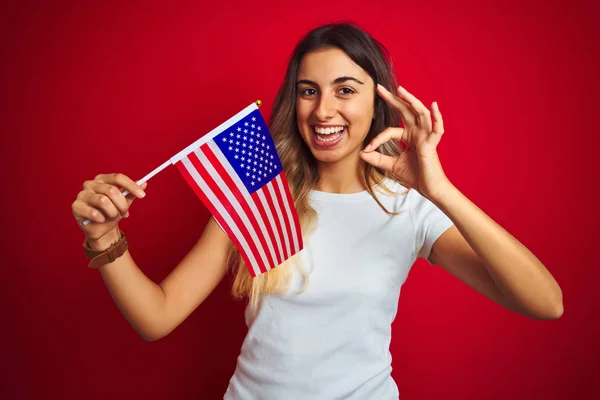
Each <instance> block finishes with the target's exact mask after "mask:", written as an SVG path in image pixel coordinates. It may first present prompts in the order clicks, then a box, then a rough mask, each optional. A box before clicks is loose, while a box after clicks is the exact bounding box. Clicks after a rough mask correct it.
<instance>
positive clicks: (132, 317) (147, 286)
mask: <svg viewBox="0 0 600 400" xmlns="http://www.w3.org/2000/svg"><path fill="white" fill-rule="evenodd" d="M117 237H118V236H117ZM90 246H91V247H92V248H94V247H95V248H106V247H108V245H107V244H106V243H102V244H100V243H94V244H90ZM98 271H99V273H100V275H101V276H102V279H103V280H104V283H105V284H106V287H107V288H108V290H109V292H110V294H111V296H112V298H113V300H114V302H115V304H116V305H117V307H118V309H119V311H120V312H121V314H123V316H124V317H125V319H127V321H128V322H129V324H130V325H131V326H132V327H133V328H134V329H135V331H136V332H137V333H139V335H140V336H142V338H144V339H145V340H149V341H151V340H156V339H159V338H160V337H162V336H164V332H165V331H166V330H167V326H166V325H167V324H168V322H167V321H166V318H165V315H166V312H165V304H166V297H165V293H164V292H163V290H162V288H161V287H160V286H159V285H157V284H156V283H154V282H153V281H152V280H151V279H149V278H148V277H147V276H146V275H144V273H143V272H142V271H141V270H140V269H139V268H138V266H137V265H136V264H135V262H134V260H133V258H132V257H131V254H130V253H129V251H126V252H125V253H124V254H123V255H122V256H121V257H119V258H117V259H116V260H115V261H113V262H111V263H108V264H105V265H103V266H101V267H99V268H98Z"/></svg>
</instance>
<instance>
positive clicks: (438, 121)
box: [431, 101, 444, 135]
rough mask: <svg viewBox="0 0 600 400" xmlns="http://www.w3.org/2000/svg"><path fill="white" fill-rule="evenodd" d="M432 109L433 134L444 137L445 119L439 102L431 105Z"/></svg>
mask: <svg viewBox="0 0 600 400" xmlns="http://www.w3.org/2000/svg"><path fill="white" fill-rule="evenodd" d="M431 109H432V110H433V131H432V133H435V134H438V135H443V134H444V119H443V118H442V113H441V112H440V108H439V106H438V103H437V101H434V102H433V103H432V104H431Z"/></svg>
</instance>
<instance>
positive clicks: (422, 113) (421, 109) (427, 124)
mask: <svg viewBox="0 0 600 400" xmlns="http://www.w3.org/2000/svg"><path fill="white" fill-rule="evenodd" d="M397 92H398V96H399V97H400V98H401V99H402V100H404V101H406V102H407V103H408V104H409V106H410V107H411V108H412V109H413V111H414V114H415V115H416V116H417V121H418V125H419V126H420V127H422V128H423V129H426V130H427V133H429V132H431V113H430V112H429V109H428V108H427V107H425V105H424V104H423V103H421V100H419V99H417V98H416V97H415V96H414V95H412V94H411V93H409V92H408V91H407V90H406V89H404V88H403V87H402V86H398V90H397Z"/></svg>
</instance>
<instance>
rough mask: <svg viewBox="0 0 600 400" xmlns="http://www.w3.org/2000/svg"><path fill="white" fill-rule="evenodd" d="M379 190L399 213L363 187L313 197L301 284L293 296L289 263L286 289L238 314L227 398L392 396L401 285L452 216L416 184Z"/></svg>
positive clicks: (296, 278) (363, 399) (296, 279)
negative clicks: (240, 326)
mask: <svg viewBox="0 0 600 400" xmlns="http://www.w3.org/2000/svg"><path fill="white" fill-rule="evenodd" d="M386 184H387V187H388V188H390V189H392V190H393V191H395V192H400V193H404V192H406V188H405V187H403V186H402V185H400V184H399V183H397V182H394V181H391V180H387V181H386ZM377 193H378V198H379V199H380V201H381V202H382V203H383V204H384V205H385V207H386V208H387V209H388V210H389V211H400V212H401V214H400V215H397V216H389V215H387V214H386V213H385V212H384V211H383V210H382V209H381V208H380V206H379V205H378V204H377V202H375V200H374V199H373V198H372V197H371V195H370V194H369V193H368V192H367V191H366V190H365V191H363V192H360V193H352V194H334V193H326V192H318V191H313V192H312V193H311V197H310V200H311V205H312V206H313V207H314V208H315V210H316V211H317V213H318V222H317V227H316V229H315V231H314V232H313V233H312V234H311V235H310V236H309V237H308V238H306V239H305V240H304V250H302V254H301V257H302V261H303V263H304V265H305V267H306V268H307V269H308V271H309V272H310V275H309V278H308V279H309V281H308V287H307V289H306V290H305V291H304V292H303V293H301V294H296V292H298V291H299V290H301V289H302V287H303V279H302V276H301V275H300V273H299V272H298V270H297V269H295V270H294V272H293V277H292V283H291V287H290V290H289V291H288V292H287V293H286V294H285V295H283V296H281V295H271V296H270V297H269V296H265V297H263V298H262V299H261V302H260V305H259V309H258V312H257V314H256V315H254V316H253V315H252V313H251V312H250V310H249V308H248V309H247V310H246V324H247V325H248V333H247V335H246V338H245V340H244V342H243V344H242V349H241V353H240V355H239V357H238V360H237V367H236V370H235V373H234V374H233V376H232V378H231V380H230V382H229V387H228V388H227V392H226V393H225V397H224V399H225V400H250V399H260V400H295V399H311V400H319V399H327V400H332V399H356V400H359V399H360V400H367V399H368V400H372V399H377V400H387V399H398V398H399V393H398V388H397V386H396V383H395V382H394V380H393V378H392V376H391V371H392V368H391V361H392V358H391V354H390V351H389V346H390V340H391V324H392V322H393V321H394V318H395V316H396V311H397V308H398V299H399V296H400V287H401V286H402V284H403V283H404V282H405V280H406V278H407V276H408V273H409V270H410V268H411V266H412V265H413V263H414V262H415V260H416V259H417V257H423V258H426V257H428V256H429V253H430V251H431V247H432V245H433V243H434V242H435V240H436V239H437V238H438V237H439V236H440V235H441V234H442V233H443V232H444V231H445V230H446V229H448V228H449V227H450V226H451V225H452V221H451V220H450V219H449V218H448V217H447V216H446V215H445V214H444V213H442V212H441V211H440V210H439V209H438V208H437V207H436V206H435V205H434V204H433V203H432V202H430V201H429V200H427V199H426V198H425V197H423V196H421V195H420V194H419V193H418V192H417V191H416V190H410V191H409V192H408V193H407V194H400V195H396V196H393V195H387V194H385V192H382V191H378V192H377ZM428 262H429V261H428ZM294 268H296V266H294Z"/></svg>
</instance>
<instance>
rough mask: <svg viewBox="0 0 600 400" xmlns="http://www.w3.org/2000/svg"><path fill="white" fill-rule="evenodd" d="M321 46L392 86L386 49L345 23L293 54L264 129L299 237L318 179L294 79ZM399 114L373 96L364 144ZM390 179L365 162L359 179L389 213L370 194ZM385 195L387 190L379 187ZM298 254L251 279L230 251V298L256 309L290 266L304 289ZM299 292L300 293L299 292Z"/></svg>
mask: <svg viewBox="0 0 600 400" xmlns="http://www.w3.org/2000/svg"><path fill="white" fill-rule="evenodd" d="M324 48H339V49H341V50H343V51H344V52H345V53H346V54H347V55H348V56H349V57H350V58H351V59H352V60H353V61H354V62H355V63H356V64H358V65H359V66H361V67H362V68H363V69H364V70H365V71H366V72H367V73H368V74H369V75H370V76H371V78H372V79H373V81H374V82H375V83H376V84H377V83H379V84H381V85H383V86H384V87H385V88H387V89H388V90H390V91H392V92H393V91H394V88H395V87H396V79H395V75H394V71H393V66H392V62H391V57H390V56H389V52H388V51H387V49H386V48H385V47H384V46H383V45H382V44H381V43H380V42H378V41H377V40H375V39H374V38H373V37H371V36H370V35H369V34H368V33H366V32H365V31H364V30H362V29H360V28H358V27H357V26H355V25H353V24H349V23H338V24H328V25H325V26H321V27H318V28H316V29H314V30H312V31H311V32H309V33H308V34H307V35H306V36H305V37H304V38H303V39H302V40H301V41H300V42H299V43H298V45H297V46H296V48H295V49H294V52H293V53H292V56H291V60H290V62H289V65H288V68H287V72H286V75H285V78H284V81H283V84H282V86H281V88H280V89H279V92H278V93H277V96H276V97H275V102H274V105H273V110H272V113H271V119H270V123H269V130H270V132H271V135H272V136H273V140H274V142H275V147H276V149H277V153H278V154H279V157H280V159H281V163H282V166H283V169H284V173H285V175H286V178H287V181H288V184H289V187H290V191H291V194H292V197H293V199H294V204H295V206H296V210H297V212H298V217H299V219H300V225H301V227H302V234H303V237H307V236H308V235H309V234H310V232H311V231H312V229H314V223H315V222H316V219H317V214H316V212H315V210H314V209H313V208H312V207H311V205H310V203H309V195H310V192H311V190H312V189H313V188H314V187H315V185H316V184H317V182H318V180H319V173H318V169H317V163H316V160H315V159H314V157H313V155H312V153H311V152H310V149H309V148H308V146H307V145H306V143H304V141H303V140H302V137H301V136H300V132H299V131H298V125H297V122H296V96H297V93H296V78H297V74H298V68H299V65H300V62H301V60H302V58H303V57H304V56H305V55H306V54H307V53H309V52H311V51H316V50H320V49H324ZM399 122H400V115H399V113H398V111H397V110H396V109H394V108H393V107H391V106H389V105H388V104H387V103H385V101H383V100H382V99H381V98H380V97H379V96H378V95H377V94H375V118H374V120H373V121H372V123H371V127H370V129H369V132H368V134H367V136H366V138H365V141H364V143H363V145H364V146H366V145H367V143H369V142H370V141H371V140H372V139H373V138H374V137H375V136H376V135H377V134H378V133H380V132H382V131H383V130H384V129H386V128H387V127H389V126H398V124H399ZM378 151H379V152H381V153H382V154H385V155H389V156H397V155H399V154H400V148H399V146H398V143H396V142H391V141H390V142H388V143H385V144H383V145H381V146H380V147H379V148H378ZM386 177H387V178H391V179H394V177H393V176H391V175H390V174H388V173H387V172H386V171H384V170H381V169H379V168H376V167H373V166H371V165H368V164H366V165H365V168H364V174H363V175H362V178H363V184H364V186H365V187H366V188H367V190H368V191H369V193H370V194H371V196H373V198H374V199H375V201H377V203H378V204H379V206H380V207H381V208H382V209H383V210H384V211H385V212H386V213H387V214H390V215H391V214H394V213H392V212H390V211H388V210H387V209H386V208H385V207H384V206H383V204H382V203H381V202H380V201H379V199H378V198H377V196H376V195H375V193H374V191H373V187H374V186H375V185H376V184H382V180H383V179H384V178H386ZM382 187H383V189H384V190H385V191H387V192H390V193H391V191H390V190H389V189H388V188H386V187H385V185H382ZM299 261H300V260H299V254H296V255H295V256H294V257H292V258H291V259H289V260H287V261H286V262H284V263H283V264H281V265H279V266H278V267H277V268H274V269H272V270H270V271H268V272H265V273H263V274H261V275H259V276H256V277H254V278H252V276H251V275H250V273H249V272H248V270H247V267H246V265H245V263H244V260H243V258H242V257H240V254H239V252H238V251H237V249H236V248H235V247H233V249H232V252H231V254H230V263H231V264H233V268H232V269H231V271H232V272H233V273H234V274H235V280H234V283H233V288H232V295H233V296H234V297H236V298H242V297H248V298H249V302H250V305H251V307H252V308H253V309H254V310H256V307H257V306H258V302H259V300H260V298H261V297H262V296H263V295H267V294H273V293H279V294H281V293H284V292H286V291H287V290H288V289H289V284H290V282H291V267H292V263H293V262H295V263H296V265H297V266H299V267H300V272H301V274H302V276H303V278H304V288H306V285H307V284H308V275H307V273H306V270H305V269H304V268H303V266H302V264H301V263H300V262H299ZM303 290H304V289H303Z"/></svg>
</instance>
